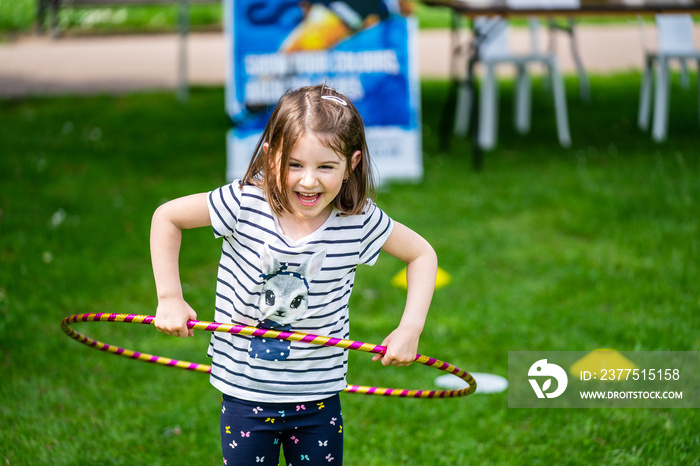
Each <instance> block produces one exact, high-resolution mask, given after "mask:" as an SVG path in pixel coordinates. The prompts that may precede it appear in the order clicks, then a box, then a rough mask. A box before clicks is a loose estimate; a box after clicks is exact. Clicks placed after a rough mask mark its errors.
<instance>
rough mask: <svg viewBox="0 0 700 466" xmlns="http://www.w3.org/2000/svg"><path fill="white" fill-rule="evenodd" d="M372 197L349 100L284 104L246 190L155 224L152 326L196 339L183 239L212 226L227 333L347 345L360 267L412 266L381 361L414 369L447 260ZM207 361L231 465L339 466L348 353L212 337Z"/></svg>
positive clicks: (189, 201) (197, 198) (195, 198)
mask: <svg viewBox="0 0 700 466" xmlns="http://www.w3.org/2000/svg"><path fill="white" fill-rule="evenodd" d="M371 194H372V176H371V171H370V159H369V152H368V150H367V143H366V140H365V131H364V125H363V123H362V119H361V117H360V115H359V113H358V111H357V109H356V108H355V106H354V105H353V104H352V102H350V101H349V100H348V99H347V98H346V97H345V96H343V95H342V94H340V93H338V92H336V91H335V90H333V89H331V88H328V87H325V86H323V85H318V86H312V87H305V88H301V89H298V90H293V91H289V92H287V93H286V94H285V95H284V96H283V97H282V99H281V100H280V102H279V104H278V105H277V107H276V108H275V110H274V111H273V113H272V116H271V117H270V121H269V123H268V125H267V127H266V128H265V131H264V133H263V135H262V137H261V139H260V142H259V143H258V145H257V148H256V151H255V154H254V157H253V159H252V160H251V162H250V166H249V168H248V171H247V173H246V174H245V176H244V178H243V179H242V180H237V181H234V182H233V183H231V184H230V185H227V186H224V187H222V188H219V189H216V190H214V191H212V192H210V193H201V194H194V195H191V196H186V197H183V198H179V199H175V200H173V201H170V202H168V203H166V204H163V205H162V206H160V207H159V208H158V209H157V210H156V212H155V214H154V215H153V222H152V226H151V255H152V262H153V272H154V276H155V282H156V289H157V293H158V308H157V312H156V319H155V326H156V328H157V329H158V330H159V331H161V332H163V333H166V334H168V335H175V336H181V337H187V336H188V335H189V336H192V335H193V332H192V330H190V329H188V328H187V321H188V320H190V319H192V320H195V319H196V318H197V314H196V313H195V311H194V310H193V309H192V308H191V307H190V306H189V305H188V304H187V303H186V302H185V300H184V299H183V296H182V288H181V284H180V277H179V270H178V256H179V251H180V240H181V231H182V230H183V229H188V228H196V227H203V226H209V225H211V226H212V227H213V230H214V235H215V236H216V237H221V238H223V248H222V255H221V260H220V263H219V271H218V280H217V290H216V313H215V320H216V321H217V322H222V323H233V324H240V325H248V326H258V325H259V326H261V327H267V328H276V329H283V330H293V331H298V332H304V333H313V334H318V335H327V336H330V337H335V338H346V339H347V338H349V335H350V332H349V310H348V301H349V298H350V293H351V291H352V288H353V282H354V277H355V270H356V268H357V266H358V265H359V264H368V265H373V264H374V262H375V261H376V260H377V256H378V254H379V252H380V251H385V252H387V253H389V254H391V255H392V256H394V257H397V258H398V259H400V260H402V261H404V262H406V264H407V281H408V292H407V298H406V305H405V309H404V312H403V315H402V318H401V321H400V323H399V325H398V327H397V328H396V329H395V330H394V331H393V332H391V333H390V334H389V335H388V336H387V337H386V338H385V339H384V341H383V342H382V345H383V346H386V347H387V351H386V353H385V354H383V355H375V356H374V357H373V358H372V360H373V361H378V360H380V361H381V363H382V364H383V365H385V366H389V365H394V366H407V365H409V364H411V362H412V361H413V359H414V357H415V355H416V351H417V349H418V340H419V337H420V334H421V331H422V330H423V325H424V323H425V318H426V315H427V313H428V307H429V305H430V301H431V299H432V294H433V290H434V285H435V275H436V271H437V258H436V255H435V252H434V251H433V249H432V247H431V246H430V245H429V244H428V243H427V242H426V240H424V239H423V238H422V237H421V236H419V235H418V234H417V233H415V232H413V231H412V230H410V229H409V228H407V227H405V226H404V225H402V224H400V223H398V222H396V221H393V220H392V219H390V218H389V217H388V216H387V215H386V214H385V213H384V212H382V210H381V209H379V208H378V207H377V206H376V205H375V204H374V202H373V201H372V200H371V199H370V197H369V196H370V195H371ZM284 287H287V288H288V289H287V290H285V289H284ZM292 288H293V289H294V291H290V290H292ZM285 293H287V294H288V296H286V297H285V296H284V295H285ZM289 293H291V294H289ZM283 300H284V303H280V302H279V301H283ZM278 304H282V306H278ZM209 355H210V356H211V357H212V372H211V378H210V380H211V383H212V385H214V386H215V387H216V388H217V389H219V390H220V391H221V392H222V393H223V404H222V409H221V444H222V448H223V454H224V463H225V464H229V465H231V464H244V465H247V464H272V465H277V463H278V460H279V454H280V446H282V448H283V450H284V456H285V459H286V461H287V463H288V464H290V463H291V464H295V465H296V464H298V463H300V464H329V463H335V464H340V463H342V457H343V451H342V446H343V436H342V432H343V427H342V426H343V423H342V413H341V411H340V400H339V395H338V394H339V392H341V391H342V390H343V389H344V388H345V387H346V381H345V375H346V372H347V351H346V350H343V349H342V348H336V347H323V346H315V345H309V344H305V343H297V342H294V343H290V342H286V341H279V340H273V341H266V340H263V339H260V338H256V337H244V336H239V335H229V334H221V333H214V334H212V337H211V343H210V346H209Z"/></svg>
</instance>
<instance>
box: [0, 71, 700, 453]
mask: <svg viewBox="0 0 700 466" xmlns="http://www.w3.org/2000/svg"><path fill="white" fill-rule="evenodd" d="M540 84H541V83H540V82H536V83H535V87H534V89H535V93H534V95H533V109H534V112H535V113H534V115H535V118H534V119H533V128H532V131H531V133H530V134H529V135H525V136H522V135H518V134H516V133H515V132H514V131H513V129H512V124H511V121H510V118H508V115H509V114H510V112H511V111H512V107H511V104H510V101H511V100H512V99H511V94H512V84H511V83H507V84H506V85H505V86H503V89H502V99H501V105H502V108H501V114H502V115H503V117H502V118H501V127H500V141H499V147H498V149H496V150H494V151H491V152H488V153H486V154H485V166H484V169H483V171H481V172H476V171H474V170H473V168H472V167H471V160H470V146H469V144H468V143H467V142H466V141H463V140H456V139H453V140H452V141H451V145H450V149H449V150H446V151H443V150H440V142H441V141H440V134H441V131H440V125H441V120H440V116H441V112H442V105H443V103H444V100H445V98H446V97H447V94H448V92H447V91H448V86H447V84H446V83H444V82H426V83H423V87H422V92H423V133H424V145H423V148H424V161H425V178H424V180H423V181H422V182H421V183H419V184H417V185H413V184H402V183H394V184H392V185H390V186H386V187H385V189H383V190H382V192H381V193H380V195H379V198H378V202H379V204H380V205H381V206H382V207H383V208H384V209H385V210H386V211H387V212H388V213H389V214H390V215H392V217H394V218H395V219H396V220H398V221H400V222H402V223H405V224H407V225H409V226H411V227H412V228H414V229H416V230H417V231H418V232H420V233H421V234H422V235H424V236H425V237H426V238H427V239H428V240H429V241H430V242H431V243H432V244H433V245H434V247H435V249H436V250H437V252H438V255H439V258H440V264H441V266H442V268H444V269H445V270H446V271H447V272H448V273H450V274H451V276H452V280H453V281H452V284H451V285H449V286H447V287H445V288H443V289H440V290H438V291H437V292H436V294H435V297H434V301H433V306H432V310H431V314H430V316H429V318H428V322H427V325H426V328H425V331H424V333H423V337H422V339H421V345H420V352H421V353H423V354H427V355H431V356H434V357H438V358H440V359H443V360H446V361H449V362H451V363H453V364H456V365H458V366H459V367H462V368H464V369H466V370H468V371H473V372H489V373H495V374H499V375H502V376H507V363H508V351H513V350H533V351H534V350H593V349H596V348H601V347H606V348H615V349H619V350H693V351H697V350H698V349H699V347H700V338H699V337H698V335H700V331H699V330H700V328H699V327H700V325H699V323H698V313H697V309H698V305H699V304H700V295H699V293H698V287H697V283H699V282H700V273H699V272H700V271H699V270H698V264H700V261H699V260H698V258H699V257H700V234H699V233H700V218H699V217H698V215H697V210H698V205H700V183H699V182H698V180H699V179H700V161H699V160H698V158H697V134H698V132H697V114H696V102H697V95H696V94H694V92H696V91H694V90H693V91H685V90H683V89H681V88H680V87H676V86H675V84H674V88H673V90H672V92H671V95H672V97H673V101H672V103H671V109H672V110H671V125H670V130H669V141H668V142H667V143H665V144H662V145H657V144H654V143H652V142H651V138H650V136H649V135H647V134H642V133H641V132H640V131H638V130H637V128H636V126H635V124H634V119H635V112H636V104H637V92H638V86H639V78H638V76H637V75H633V74H629V75H627V74H624V75H616V76H594V77H593V78H592V89H593V93H592V99H593V100H592V102H591V103H590V104H588V105H587V104H584V103H581V102H580V101H578V100H577V98H576V97H575V96H574V95H575V81H568V82H567V85H568V91H569V95H570V98H569V107H570V115H571V126H572V137H573V141H574V143H573V147H572V148H570V149H562V148H561V147H559V146H558V145H557V144H556V137H555V129H554V127H555V126H554V119H553V113H554V112H553V109H552V104H551V102H550V101H549V99H548V97H547V93H546V92H544V91H543V90H542V89H541V87H540ZM696 84H697V83H694V85H696ZM696 88H697V87H691V89H696ZM223 101H224V95H223V91H222V89H218V88H216V89H202V88H196V89H193V91H192V95H191V99H190V102H189V103H188V104H186V105H181V104H178V103H177V102H176V100H175V99H174V98H173V96H172V95H171V94H170V93H162V94H160V93H158V94H133V95H127V96H120V97H111V96H97V97H91V98H81V97H61V98H45V99H25V100H6V101H0V147H2V153H3V155H2V157H0V209H2V210H1V211H0V367H2V370H3V372H2V383H0V400H2V403H0V419H2V423H1V424H0V461H4V463H5V464H15V465H34V464H98V463H99V464H115V465H132V464H155V465H157V464H164V465H165V464H198V465H200V464H212V465H213V464H220V453H219V449H220V444H219V438H218V436H219V434H218V413H219V409H220V408H219V395H218V394H217V392H216V390H215V389H213V388H212V387H211V386H210V385H209V383H208V380H207V377H206V376H204V375H201V374H197V373H190V372H185V371H175V370H172V369H169V368H164V367H159V366H153V365H149V364H144V363H141V362H135V361H129V360H127V359H124V358H118V357H114V356H112V355H107V354H104V353H100V352H96V351H93V350H91V349H89V348H87V347H85V346H82V345H79V344H77V343H76V342H74V341H71V340H70V339H69V338H68V337H66V336H65V335H64V334H63V333H62V332H61V331H60V329H59V322H60V320H61V319H62V318H63V317H65V316H67V315H71V314H75V313H82V312H124V313H138V314H152V313H153V312H154V310H155V291H154V289H153V281H152V276H151V269H150V259H149V251H148V235H149V224H150V218H151V214H152V212H153V210H154V209H155V208H156V207H157V206H158V205H159V204H160V203H161V202H163V201H164V200H167V199H170V198H174V197H177V196H181V195H185V194H189V193H193V192H201V191H207V190H211V189H213V188H216V187H218V186H219V185H221V184H223V183H224V182H225V181H224V170H225V132H226V130H227V128H228V124H229V123H228V121H227V119H226V117H225V115H224V109H223ZM686 102H688V104H686ZM443 142H444V141H443ZM219 252H220V251H219V243H218V241H216V240H214V239H213V236H212V234H211V232H210V231H207V230H206V229H202V230H201V231H199V230H195V231H187V232H186V233H185V236H184V240H183V250H182V258H181V274H182V279H183V282H184V284H185V292H186V298H187V299H188V300H189V301H190V303H191V304H192V305H193V307H194V308H195V309H198V310H199V318H200V319H202V320H211V319H212V318H213V302H214V296H213V294H214V287H215V273H216V265H217V261H218V256H219ZM401 265H402V264H400V263H399V262H398V261H396V260H394V259H393V258H390V257H382V258H380V260H379V261H378V263H377V264H376V265H375V266H374V267H371V268H370V267H365V268H361V269H360V270H358V276H357V280H356V284H355V291H354V294H353V297H352V300H351V316H352V335H351V336H352V338H354V339H358V340H362V341H369V342H374V343H380V342H381V341H382V339H383V338H384V336H386V334H388V333H389V332H390V331H391V330H392V329H393V328H394V326H395V325H396V324H397V323H398V320H399V318H400V315H401V311H402V306H403V302H404V298H405V294H404V293H405V292H404V291H402V290H398V289H395V288H392V287H391V286H390V284H389V281H390V279H391V277H392V276H393V275H394V274H395V273H396V272H398V271H399V270H400V268H401ZM75 329H76V330H77V331H79V332H84V333H86V334H87V335H89V336H92V337H94V338H97V339H99V340H102V341H105V342H107V343H112V344H116V345H118V346H123V347H126V348H130V349H134V350H139V351H146V352H150V353H155V354H162V355H165V356H169V357H176V358H179V359H185V360H190V361H196V362H207V360H206V358H205V356H204V354H205V351H206V346H207V343H208V334H206V332H198V333H197V334H196V336H195V338H194V339H187V340H181V339H175V338H171V337H165V336H163V335H161V334H159V333H158V332H156V331H155V330H154V329H153V328H152V327H146V326H138V325H133V324H130V325H127V324H104V323H99V324H98V323H93V324H76V325H75ZM438 375H440V374H439V373H438V372H437V371H435V370H433V369H429V368H426V367H424V366H416V365H414V366H412V367H410V368H387V369H385V368H382V367H381V366H379V365H378V364H372V363H371V362H370V361H369V356H368V355H366V354H356V353H352V354H351V361H350V370H349V376H348V378H349V381H350V382H351V383H357V384H367V385H381V386H396V387H409V388H429V387H432V386H433V381H434V379H435V377H437V376H438ZM343 411H344V414H345V426H344V427H345V428H344V432H345V439H346V448H345V458H346V464H348V465H409V464H415V465H462V464H513V463H519V464H542V463H554V464H593V463H596V464H597V463H599V464H669V465H672V464H673V465H675V464H698V455H697V452H698V451H699V450H700V436H699V435H698V429H697V426H698V422H699V421H698V414H697V410H691V409H686V410H680V409H679V410H672V409H653V410H652V409H636V410H635V409H600V410H591V409H588V410H587V409H577V410H518V409H509V408H508V402H507V393H501V394H495V395H473V396H471V397H468V398H463V399H455V400H394V399H384V398H373V397H363V396H359V395H347V396H343Z"/></svg>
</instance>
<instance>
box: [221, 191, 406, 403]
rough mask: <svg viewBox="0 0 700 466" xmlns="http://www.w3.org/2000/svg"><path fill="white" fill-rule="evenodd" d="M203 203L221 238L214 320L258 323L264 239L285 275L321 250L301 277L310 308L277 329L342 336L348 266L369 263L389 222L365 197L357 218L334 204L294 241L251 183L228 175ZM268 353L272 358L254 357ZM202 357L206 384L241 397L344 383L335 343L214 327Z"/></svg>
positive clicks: (299, 394) (321, 393) (330, 389)
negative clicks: (315, 266)
mask: <svg viewBox="0 0 700 466" xmlns="http://www.w3.org/2000/svg"><path fill="white" fill-rule="evenodd" d="M208 204H209V213H210V216H211V222H212V227H213V229H214V234H215V236H216V237H222V238H223V247H222V253H221V260H220V262H219V270H218V276H217V286H216V313H215V320H216V321H217V322H222V323H233V324H237V325H250V326H255V325H258V319H259V317H260V313H259V308H258V300H259V299H260V294H261V290H262V287H263V282H264V278H263V276H264V274H263V265H262V262H261V252H262V250H263V248H264V245H265V244H267V245H268V247H269V249H270V251H271V252H272V255H273V256H274V257H275V258H276V259H277V260H278V261H279V262H280V263H281V264H286V265H287V270H288V271H290V272H294V271H296V270H297V268H298V267H299V266H300V265H301V264H302V263H303V262H305V261H306V260H307V259H308V258H309V257H310V256H311V255H313V254H314V253H315V252H317V251H319V250H321V249H326V257H325V259H324V260H323V263H322V268H321V270H320V272H319V273H318V274H317V275H316V276H315V277H314V278H313V279H311V280H310V281H309V282H308V290H309V293H308V309H309V310H310V311H311V312H309V313H308V314H306V316H305V317H304V318H303V320H300V321H298V322H294V323H292V324H291V328H289V327H290V326H285V327H284V328H277V329H280V330H291V331H298V332H303V333H311V334H315V335H326V336H330V337H333V338H346V339H347V338H349V335H350V327H349V314H348V301H349V298H350V293H351V292H352V287H353V282H354V278H355V270H356V268H357V265H359V264H368V265H373V264H374V263H375V261H376V260H377V256H378V255H379V252H380V250H381V248H382V246H383V245H384V242H385V241H386V239H387V238H388V237H389V234H390V233H391V230H392V227H393V221H392V220H391V219H390V218H389V217H388V216H387V215H386V214H385V213H384V212H383V211H382V210H381V209H379V208H378V207H377V206H376V205H375V204H374V203H373V202H372V201H371V200H368V201H367V206H366V208H365V210H364V212H363V213H362V214H360V215H351V216H343V215H340V211H338V210H336V209H334V210H333V212H332V213H331V215H330V217H329V218H328V220H327V221H326V222H325V223H324V224H323V226H321V227H320V228H319V229H318V230H316V231H315V232H313V233H312V234H310V235H309V236H307V237H305V238H302V239H300V240H298V241H295V240H292V239H290V238H288V237H286V236H285V235H284V234H283V233H282V230H281V228H280V227H279V224H278V223H277V218H276V216H275V214H274V213H273V212H272V210H271V209H270V206H269V204H268V203H267V201H266V200H265V197H264V195H263V192H262V190H260V189H259V188H257V187H254V186H250V185H244V186H241V185H240V181H239V180H236V181H234V182H233V183H231V184H229V185H226V186H223V187H221V188H219V189H217V190H214V191H212V192H211V193H209V196H208ZM261 275H263V276H261ZM270 351H272V353H273V354H278V355H279V357H274V358H272V357H264V356H263V357H261V356H260V355H261V354H264V353H270ZM209 355H210V356H211V357H212V372H211V377H210V380H211V383H212V385H214V386H215V387H216V388H218V389H219V390H220V391H222V392H223V393H225V394H227V395H229V396H233V397H236V398H240V399H244V400H250V401H259V402H296V401H313V400H319V399H323V398H327V397H329V396H332V395H334V394H336V393H338V392H340V391H342V390H343V389H344V388H345V387H346V386H347V384H346V381H345V376H346V373H347V362H348V361H347V350H344V349H342V348H336V347H323V346H316V345H311V344H308V343H300V342H288V341H279V340H272V341H270V340H268V341H263V340H262V339H260V338H257V337H247V336H241V335H229V334H226V333H220V332H215V333H213V334H212V337H211V344H210V346H209ZM275 359H276V360H275Z"/></svg>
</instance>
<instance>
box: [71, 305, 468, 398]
mask: <svg viewBox="0 0 700 466" xmlns="http://www.w3.org/2000/svg"><path fill="white" fill-rule="evenodd" d="M154 320H155V317H154V316H148V315H138V314H107V313H94V314H75V315H72V316H68V317H66V318H65V319H63V320H62V321H61V329H62V330H63V332H64V333H65V334H66V335H68V336H69V337H71V338H73V339H74V340H76V341H78V342H80V343H83V344H85V345H88V346H90V347H92V348H95V349H99V350H101V351H107V352H109V353H112V354H116V355H119V356H124V357H127V358H130V359H138V360H140V361H145V362H150V363H154V364H161V365H164V366H171V367H179V368H181V369H185V370H190V371H196V372H204V373H209V372H211V366H209V365H206V364H198V363H193V362H187V361H180V360H177V359H170V358H166V357H163V356H156V355H152V354H148V353H140V352H137V351H132V350H128V349H125V348H119V347H118V346H114V345H109V344H107V343H103V342H101V341H97V340H94V339H92V338H90V337H87V336H85V335H82V334H80V333H78V332H76V331H75V330H73V328H71V324H73V323H76V322H124V323H134V324H146V325H152V324H153V321H154ZM187 327H188V328H191V329H195V330H206V331H208V332H223V333H230V334H234V335H246V336H255V337H264V338H274V339H277V340H289V341H297V342H304V343H310V344H313V345H319V346H337V347H340V348H345V349H351V350H355V351H362V352H365V353H374V354H384V352H385V351H386V347H385V346H380V345H374V344H371V343H363V342H361V341H354V340H344V339H340V338H331V337H326V336H320V335H311V334H307V333H300V332H281V331H279V330H270V329H266V328H259V327H247V326H243V325H234V324H221V323H217V322H205V321H201V320H190V321H188V322H187ZM414 362H417V363H419V364H423V365H424V366H429V367H434V368H435V369H438V370H441V371H443V372H447V373H449V374H453V375H456V376H457V377H459V378H461V379H463V380H464V381H466V382H467V384H468V386H467V387H465V388H462V389H459V390H407V389H400V388H382V387H368V386H364V385H348V387H347V388H346V389H345V390H343V391H344V392H347V393H359V394H362V395H379V396H394V397H400V398H456V397H461V396H467V395H471V394H472V393H474V392H475V391H476V382H475V381H474V378H473V377H472V376H471V375H470V374H469V373H468V372H467V371H464V370H462V369H460V368H458V367H456V366H453V365H452V364H448V363H446V362H443V361H440V360H438V359H435V358H431V357H429V356H422V355H420V354H416V357H415V359H414Z"/></svg>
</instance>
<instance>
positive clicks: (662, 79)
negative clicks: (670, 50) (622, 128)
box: [651, 57, 670, 142]
mask: <svg viewBox="0 0 700 466" xmlns="http://www.w3.org/2000/svg"><path fill="white" fill-rule="evenodd" d="M657 66H658V70H659V71H658V75H657V79H656V95H655V96H654V123H653V126H652V129H651V135H652V137H653V138H654V141H656V142H663V141H665V140H666V134H667V132H668V108H669V92H670V89H669V86H670V83H669V76H668V74H669V73H668V58H666V57H659V59H658V63H657Z"/></svg>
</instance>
